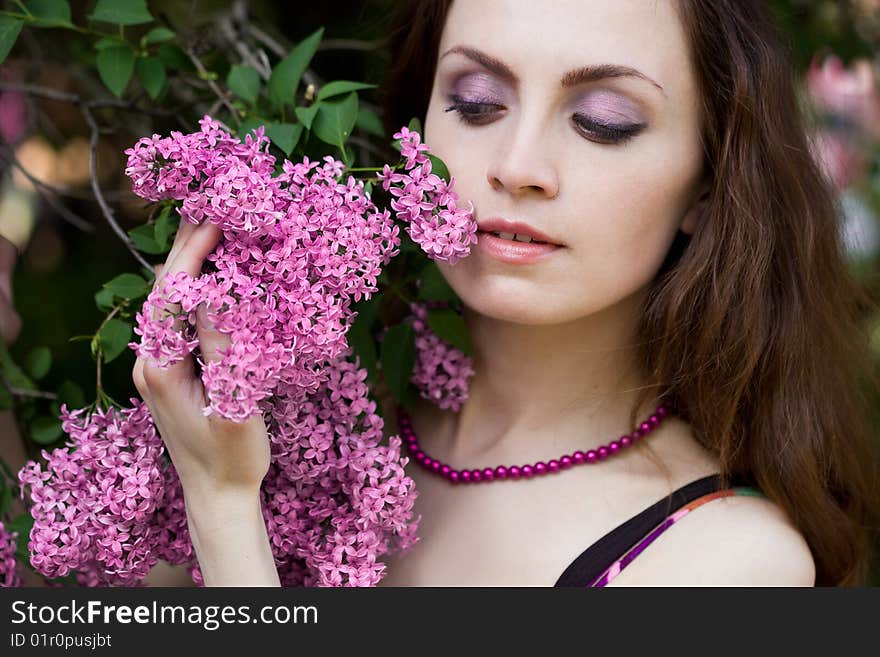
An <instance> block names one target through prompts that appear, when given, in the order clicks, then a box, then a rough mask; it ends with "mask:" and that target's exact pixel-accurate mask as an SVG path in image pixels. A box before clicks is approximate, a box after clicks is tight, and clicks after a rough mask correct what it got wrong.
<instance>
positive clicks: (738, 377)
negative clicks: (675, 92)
mask: <svg viewBox="0 0 880 657" xmlns="http://www.w3.org/2000/svg"><path fill="white" fill-rule="evenodd" d="M396 4H397V10H396V13H395V14H394V16H393V18H392V21H391V26H390V31H389V36H388V41H387V46H388V50H389V54H390V56H391V67H392V68H391V70H390V74H389V79H388V81H387V83H386V84H385V85H384V87H383V91H384V99H383V104H384V109H385V114H384V117H383V120H384V122H385V126H386V129H387V130H388V132H389V134H390V133H391V132H394V131H396V130H397V129H398V128H399V127H400V126H401V125H406V123H407V122H408V121H409V119H410V118H411V117H413V116H417V117H419V118H420V119H422V120H423V121H424V118H425V114H426V112H427V108H428V103H429V100H430V94H431V89H432V85H433V78H434V72H435V67H436V64H437V55H438V52H437V51H438V48H439V43H440V37H441V33H442V30H443V26H444V24H445V20H446V14H447V12H448V10H449V7H450V6H451V4H452V1H451V0H418V1H417V2H416V1H408V2H400V3H396ZM766 4H767V3H765V2H762V1H761V0H713V2H703V1H702V0H680V1H679V2H677V3H676V5H677V9H678V10H679V12H680V17H681V20H682V24H683V26H684V28H685V31H686V33H687V35H688V37H689V41H690V51H691V58H692V62H693V65H694V70H695V72H696V75H697V78H698V83H699V88H700V91H701V95H702V108H703V111H702V114H703V117H702V120H703V126H702V128H703V144H704V150H705V173H706V176H707V177H708V180H709V183H710V184H709V187H710V192H709V196H708V199H707V205H706V209H705V212H704V214H703V215H702V217H701V220H700V222H699V226H698V228H697V230H696V231H695V232H694V234H693V235H692V236H685V235H684V233H679V236H678V238H677V239H676V241H675V242H674V243H673V246H672V249H671V250H670V254H669V256H667V258H666V261H665V262H664V263H663V266H662V267H661V268H660V271H659V272H658V274H657V276H656V277H655V279H654V280H653V281H652V284H651V289H650V291H649V294H648V295H647V297H646V298H647V301H646V304H645V307H644V309H643V313H642V317H641V322H640V325H639V328H638V338H639V345H638V346H639V350H640V358H641V361H642V365H643V370H644V372H646V374H647V376H648V377H649V380H648V381H647V386H646V387H645V388H644V389H643V390H642V392H641V393H640V395H641V398H640V399H639V401H638V403H637V405H636V407H634V409H633V414H632V417H631V418H630V422H631V424H632V426H635V424H636V422H637V418H636V412H637V408H639V407H641V405H642V403H643V402H644V401H646V400H648V399H649V398H650V397H652V396H654V395H655V393H656V391H657V390H662V391H664V392H663V400H664V402H665V403H666V405H667V407H668V408H669V409H670V410H671V411H672V412H673V413H674V414H675V415H677V416H678V417H680V418H681V419H683V420H684V421H686V422H688V423H689V424H690V426H691V428H692V430H693V432H694V435H695V436H696V438H697V439H698V440H699V441H700V442H701V443H702V444H703V445H704V446H705V447H707V448H708V449H710V450H712V452H713V453H715V454H716V455H717V456H718V458H719V460H720V463H721V476H722V485H723V486H727V485H729V483H730V482H731V481H732V480H733V479H737V480H739V481H743V480H745V481H748V482H752V483H753V484H754V485H755V486H757V487H758V488H760V490H761V491H763V492H764V493H765V494H766V495H767V496H768V498H770V499H771V500H772V501H774V502H775V503H776V504H778V505H779V506H780V507H782V508H783V509H784V510H785V511H786V512H787V513H788V515H789V517H790V518H791V519H792V521H793V523H794V524H795V526H796V527H797V528H798V529H799V530H800V531H801V533H802V534H803V535H804V537H805V539H806V540H807V543H808V544H809V546H810V548H811V550H812V553H813V557H814V561H815V563H816V584H817V585H818V586H864V585H866V584H867V583H868V573H869V568H870V563H871V554H872V549H873V546H874V541H875V540H876V533H877V531H878V525H880V522H878V516H880V491H878V463H880V459H878V456H877V440H876V433H875V427H874V424H873V415H872V414H871V412H870V409H871V404H872V403H874V402H875V399H874V394H875V393H876V391H877V390H878V387H880V386H878V378H877V374H876V371H875V370H874V368H873V366H872V365H871V360H870V353H869V347H868V345H869V342H868V335H867V331H866V327H865V322H864V321H863V320H862V316H863V315H864V314H865V313H866V312H867V311H868V310H869V309H870V310H873V309H874V308H875V304H874V302H873V301H872V300H871V298H870V297H869V296H868V295H867V293H866V292H865V291H864V289H863V288H862V287H861V285H859V283H858V282H857V281H856V280H855V279H854V278H853V276H852V274H851V272H850V270H849V268H848V265H847V260H846V251H845V247H844V245H843V242H842V236H841V233H840V219H839V214H838V210H839V208H838V206H837V205H836V200H835V195H834V192H833V190H832V188H831V185H830V183H829V181H828V180H827V179H826V178H825V177H824V175H823V174H822V172H821V170H820V169H819V167H818V166H817V165H816V163H815V161H814V159H813V157H812V156H811V154H810V151H809V148H808V140H807V136H806V134H807V133H806V129H805V120H804V117H803V116H802V112H801V109H800V105H799V103H798V100H797V95H796V90H795V78H794V72H793V68H792V65H791V63H790V59H789V54H788V51H787V49H786V47H785V46H784V45H783V41H782V39H781V38H780V35H779V33H778V31H777V28H776V26H775V24H774V22H773V19H772V16H771V14H770V12H769V9H768V7H767V6H766ZM641 444H645V443H644V442H643V443H641Z"/></svg>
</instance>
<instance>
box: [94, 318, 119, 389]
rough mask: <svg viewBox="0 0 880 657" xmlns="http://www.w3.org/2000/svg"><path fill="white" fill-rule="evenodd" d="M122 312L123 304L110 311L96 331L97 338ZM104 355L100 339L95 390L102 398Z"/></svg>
mask: <svg viewBox="0 0 880 657" xmlns="http://www.w3.org/2000/svg"><path fill="white" fill-rule="evenodd" d="M120 310H122V304H120V305H118V306H116V307H114V308H113V310H112V311H110V314H108V315H107V316H106V317H105V318H104V321H103V322H101V325H100V326H99V327H98V330H97V331H95V335H96V336H98V335H101V331H103V330H104V327H105V326H106V325H107V322H109V321H110V320H111V319H113V317H114V316H116V314H117V313H118V312H119V311H120ZM103 355H104V351H103V349H102V348H101V340H100V339H98V352H97V354H95V356H96V360H97V366H96V369H95V388H96V389H97V391H98V397H100V396H101V393H102V392H104V388H102V387H101V358H102V357H103Z"/></svg>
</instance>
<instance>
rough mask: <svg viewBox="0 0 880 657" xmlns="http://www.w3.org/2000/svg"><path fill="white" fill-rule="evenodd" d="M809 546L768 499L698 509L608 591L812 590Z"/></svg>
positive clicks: (718, 502) (728, 500) (735, 499)
mask: <svg viewBox="0 0 880 657" xmlns="http://www.w3.org/2000/svg"><path fill="white" fill-rule="evenodd" d="M815 577H816V575H815V563H814V561H813V555H812V552H811V551H810V548H809V545H808V544H807V542H806V540H805V539H804V537H803V535H802V534H801V533H800V531H798V529H797V528H796V527H795V526H794V525H793V524H792V522H791V521H790V519H789V518H788V516H787V514H786V513H785V512H784V511H783V509H782V508H781V507H779V506H778V505H776V504H775V503H773V502H772V501H770V500H769V499H767V498H764V497H756V496H740V495H736V496H731V497H724V498H719V499H715V500H712V501H711V502H708V503H706V504H704V505H702V506H699V507H697V508H696V509H694V510H693V511H691V512H690V513H688V514H687V515H686V516H685V517H683V518H681V520H680V521H679V522H677V523H676V524H674V525H673V526H672V527H670V528H669V529H667V530H666V531H665V532H663V533H662V534H661V535H660V536H659V537H658V538H657V539H656V540H655V541H654V542H653V543H651V544H650V545H649V546H648V547H647V548H646V549H645V551H644V552H643V553H642V554H640V555H639V556H638V558H636V559H635V560H633V561H632V563H631V564H630V565H629V566H628V567H626V568H624V569H623V570H622V571H621V572H620V574H619V575H618V576H617V577H616V578H614V579H613V580H612V581H611V582H610V583H609V586H814V584H815Z"/></svg>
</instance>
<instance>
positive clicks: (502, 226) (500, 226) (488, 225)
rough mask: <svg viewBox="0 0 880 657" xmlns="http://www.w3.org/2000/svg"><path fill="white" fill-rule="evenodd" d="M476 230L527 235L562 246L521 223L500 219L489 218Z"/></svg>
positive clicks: (551, 238) (544, 234)
mask: <svg viewBox="0 0 880 657" xmlns="http://www.w3.org/2000/svg"><path fill="white" fill-rule="evenodd" d="M478 228H479V230H480V231H482V232H485V233H516V234H517V235H528V236H529V237H531V238H532V239H533V240H539V241H541V242H548V243H549V244H551V245H554V246H564V245H563V244H562V242H560V241H559V240H557V239H555V238H553V237H550V236H549V235H547V234H546V233H542V232H541V231H540V230H538V229H537V228H535V227H533V226H530V225H529V224H525V223H523V222H521V221H508V220H507V219H504V218H502V217H490V218H489V219H486V220H485V221H481V222H479V224H478ZM539 246H541V245H539Z"/></svg>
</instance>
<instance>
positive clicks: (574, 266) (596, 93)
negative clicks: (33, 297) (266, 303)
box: [133, 0, 815, 586]
mask: <svg viewBox="0 0 880 657" xmlns="http://www.w3.org/2000/svg"><path fill="white" fill-rule="evenodd" d="M456 47H461V48H462V49H465V50H459V51H458V52H450V53H449V54H445V55H444V53H447V51H449V50H450V49H452V48H456ZM468 48H470V49H479V51H481V52H482V53H485V54H487V55H489V56H490V57H491V58H494V59H495V60H496V61H500V62H501V63H503V64H504V65H505V66H506V68H507V69H508V70H509V73H511V74H512V76H513V77H510V76H505V75H502V74H499V72H498V71H497V70H493V68H494V67H490V68H487V67H486V66H485V65H484V63H478V62H477V61H474V58H473V57H469V56H468V55H467V54H466V53H468V52H469V53H471V54H473V50H466V49H468ZM440 54H441V55H443V56H442V57H441V58H440V60H439V62H438V67H437V71H436V75H435V77H434V86H433V93H432V97H431V101H430V106H429V108H428V112H427V116H426V121H425V126H424V137H425V141H426V143H428V144H429V145H430V146H431V148H432V150H433V152H435V153H436V154H437V155H439V156H440V157H441V158H442V159H443V160H444V161H445V162H446V163H447V165H448V166H449V169H450V171H451V172H452V174H453V175H454V176H455V178H456V181H457V182H456V191H457V192H458V194H459V195H460V196H461V197H462V198H463V199H470V200H472V201H473V203H474V207H475V211H476V218H477V220H478V221H480V220H481V219H483V218H488V217H490V216H502V217H505V218H507V219H509V220H519V221H524V222H526V223H529V224H531V225H533V226H535V227H537V228H538V229H540V230H543V231H544V232H545V233H547V234H549V235H550V236H552V237H554V238H556V239H557V240H558V241H560V242H562V243H563V244H564V249H562V250H561V251H559V252H557V253H555V254H553V255H552V256H551V257H550V258H548V259H546V260H544V261H542V262H540V263H534V264H530V265H522V264H509V263H502V262H500V261H498V260H495V259H493V258H492V257H491V256H489V255H488V254H486V253H484V252H482V251H481V250H480V249H475V250H474V252H473V254H472V255H471V256H470V257H469V258H467V259H465V260H462V261H461V262H459V263H458V264H456V265H455V266H449V265H446V264H444V263H441V270H442V272H443V273H444V275H445V276H446V278H447V280H448V281H449V283H450V285H451V286H452V287H453V288H454V289H455V291H456V292H457V293H458V294H459V296H460V297H461V299H462V300H463V302H464V304H465V307H466V310H465V319H466V321H467V323H468V327H469V329H470V332H471V337H472V343H473V346H474V351H475V369H476V374H475V376H474V378H473V379H472V380H471V382H470V393H469V397H468V400H467V402H466V404H465V405H464V407H463V408H462V409H461V411H460V412H457V413H453V412H451V411H441V410H439V409H438V408H436V407H434V406H432V405H431V404H429V403H427V402H420V403H419V405H418V407H417V409H416V411H415V412H414V413H413V425H414V427H415V429H416V431H417V433H418V434H419V437H420V440H421V442H422V444H423V446H424V447H425V449H426V450H427V451H428V452H429V453H431V455H432V456H435V457H436V458H439V459H440V460H442V461H445V462H447V463H449V464H450V465H452V466H453V467H456V468H463V467H486V466H495V465H499V464H514V463H529V462H535V461H538V460H544V461H547V460H549V459H552V458H558V457H559V456H560V455H562V454H565V453H571V452H572V451H574V450H576V449H582V450H586V449H589V448H592V447H596V446H598V445H600V444H604V443H607V442H609V440H611V439H613V438H615V437H617V436H619V435H620V434H621V433H626V432H627V431H628V430H629V429H630V427H628V426H627V418H628V415H629V410H630V408H631V405H632V404H633V403H635V401H634V400H635V395H636V392H637V391H638V390H639V389H640V388H641V387H643V386H644V381H645V379H644V377H643V375H642V373H640V372H639V371H638V368H637V367H636V366H635V359H634V356H635V353H636V351H635V349H634V344H633V343H634V338H633V331H634V329H635V326H636V321H637V309H638V308H639V304H640V301H641V300H642V298H643V295H644V294H645V292H646V290H647V286H648V284H649V283H650V281H651V279H652V278H653V277H654V275H655V274H656V272H657V270H658V269H659V267H660V265H661V263H662V261H663V259H664V256H665V254H666V253H667V251H668V249H669V246H670V245H671V243H672V240H673V239H674V237H675V234H676V232H677V231H679V230H681V231H683V232H685V233H688V234H690V233H693V231H694V230H695V229H696V227H697V226H698V222H699V219H700V209H701V202H702V201H703V199H704V195H703V194H704V192H705V187H704V185H703V182H702V178H701V175H702V156H701V149H700V133H699V126H700V115H699V106H700V105H699V97H698V92H697V87H696V81H695V78H694V76H693V73H692V70H691V67H690V60H689V54H688V50H687V42H686V37H685V34H684V32H683V30H682V26H681V23H680V21H679V19H678V16H677V14H676V12H675V9H674V7H673V4H672V3H671V2H665V1H661V2H656V3H645V2H643V0H626V1H620V2H614V3H610V2H604V1H602V0H558V1H557V2H553V3H545V4H543V5H542V8H541V11H540V12H537V11H535V9H534V3H530V2H528V1H527V0H491V1H489V0H480V1H476V0H456V2H454V3H453V6H452V8H451V10H450V13H449V15H448V18H447V22H446V25H445V28H444V31H443V35H442V38H441V44H440ZM599 64H615V65H619V66H626V67H630V68H632V69H634V70H635V71H636V72H637V73H633V74H632V75H626V76H618V77H610V78H609V77H603V78H601V79H594V80H589V81H585V80H581V81H579V82H578V83H577V84H575V85H574V86H563V85H561V84H560V79H561V78H562V77H563V74H564V73H566V72H567V71H571V70H574V69H579V68H580V67H584V66H587V65H591V66H595V65H599ZM466 92H467V93H466ZM453 95H457V96H458V98H459V99H460V98H461V97H462V96H468V99H469V100H470V102H475V100H474V97H475V96H478V97H479V100H481V102H484V103H485V99H486V97H487V96H492V104H491V107H488V109H487V108H485V107H484V111H487V112H488V113H487V114H486V115H484V123H482V124H480V125H467V124H465V123H463V122H462V121H461V120H460V119H459V117H458V113H457V112H451V111H450V112H447V111H444V110H445V109H447V108H448V107H450V106H451V105H453V101H452V99H451V98H452V96H453ZM574 114H579V115H584V116H587V117H590V118H591V119H592V120H594V121H596V120H598V121H601V122H605V123H613V124H619V125H624V126H632V125H640V126H641V128H640V129H638V130H637V131H635V133H634V134H633V136H632V137H630V138H629V139H628V140H627V141H625V142H623V143H607V141H603V140H605V138H606V137H605V136H601V138H599V139H597V133H596V132H595V131H592V132H591V131H585V130H584V129H583V125H582V124H579V123H577V124H576V123H574V122H573V120H572V117H573V115H574ZM218 239H219V231H218V230H217V229H216V227H213V226H210V225H206V226H201V227H198V228H193V227H192V226H188V225H184V226H183V228H182V229H181V231H180V233H179V235H178V237H177V239H176V240H175V244H174V247H173V248H172V250H171V253H170V254H169V257H168V260H167V262H166V265H165V272H170V271H179V270H185V271H188V272H189V273H190V274H191V275H197V274H198V272H199V270H200V267H201V264H202V262H203V260H204V258H205V256H206V255H207V254H208V253H209V252H210V251H211V249H212V248H213V246H214V245H215V244H216V242H217V240H218ZM200 341H201V345H202V350H203V352H204V353H205V354H206V357H207V358H216V357H217V356H216V353H217V349H218V348H222V347H223V346H224V345H225V344H228V342H227V341H226V338H225V336H222V335H220V334H218V333H216V332H215V331H209V330H207V329H205V328H201V329H200ZM133 378H134V381H135V383H136V385H137V387H138V390H139V391H140V392H141V394H142V395H143V396H144V399H145V400H146V401H147V403H148V405H149V406H150V409H151V411H152V412H153V416H154V418H156V422H157V425H158V427H159V430H160V433H161V434H162V436H163V439H164V440H165V442H166V444H167V445H168V448H169V452H170V454H171V457H172V459H173V461H174V463H175V464H176V465H177V467H178V470H179V471H180V475H181V480H182V481H183V484H184V490H185V494H186V500H187V509H188V512H189V517H190V528H191V530H192V531H193V538H194V543H195V546H196V552H197V554H198V558H199V562H200V564H201V567H202V570H203V573H204V576H205V580H206V583H207V584H208V585H251V586H258V585H265V586H277V585H278V577H277V574H276V572H275V569H274V566H273V562H272V557H271V551H270V548H269V544H268V540H267V537H266V531H265V527H264V526H263V522H262V519H261V517H260V514H259V502H258V491H259V485H260V480H261V479H262V474H263V473H265V471H266V468H267V467H268V443H267V438H266V433H265V425H264V424H263V423H262V420H257V419H254V420H252V421H250V422H249V423H247V424H245V425H235V424H234V423H231V422H225V421H222V420H217V419H212V418H204V417H202V415H201V413H200V408H201V407H202V406H203V405H204V403H205V400H204V391H203V390H202V388H201V383H200V381H199V380H198V379H197V378H196V377H195V376H194V370H193V367H192V363H191V361H184V362H183V363H181V364H179V365H177V366H175V367H173V368H172V369H171V370H170V371H167V372H166V371H162V370H158V369H155V368H152V367H150V366H148V365H146V364H145V363H144V362H142V361H141V360H138V362H137V363H136V365H135V369H134V372H133ZM653 408H654V405H651V404H648V405H646V406H644V407H643V408H641V409H640V412H639V417H641V418H645V417H647V416H648V415H649V414H650V413H651V411H652V410H653ZM386 421H387V422H388V426H387V427H386V433H387V434H389V435H390V434H392V433H395V432H396V427H395V426H394V424H393V422H392V420H391V418H386ZM648 440H650V444H651V446H652V448H653V452H654V453H655V454H656V455H657V456H658V457H659V458H660V460H661V461H662V463H663V465H664V466H665V467H666V469H667V470H668V472H669V475H670V476H669V477H667V476H666V474H665V473H664V472H663V471H661V470H660V469H658V467H657V465H656V464H655V463H654V462H652V461H651V460H650V459H649V458H648V457H647V456H646V455H645V454H644V453H643V452H641V451H640V450H637V449H630V450H626V451H625V452H623V453H621V454H619V455H617V456H615V457H614V458H613V459H609V460H607V461H605V462H603V463H601V464H599V465H590V466H581V467H578V468H574V469H571V470H567V471H564V472H562V473H559V474H555V475H550V476H546V477H541V478H538V479H533V480H529V481H497V482H492V483H490V484H485V485H477V486H458V487H456V486H454V485H451V484H449V483H447V482H446V481H444V480H442V479H440V478H439V477H437V476H436V475H428V474H426V473H425V472H424V471H423V470H420V469H418V468H417V466H416V465H415V464H413V463H410V464H409V465H408V466H407V470H408V472H409V474H410V475H411V476H412V477H413V478H414V479H415V481H416V485H417V488H418V491H419V496H418V498H417V500H416V507H415V512H416V513H417V514H421V515H422V521H421V525H420V527H421V529H420V536H421V540H420V542H419V543H418V544H417V545H416V546H415V547H414V548H413V549H412V550H411V551H410V552H409V553H408V554H406V555H403V556H393V557H391V558H386V559H385V560H386V563H387V564H388V574H387V576H386V577H385V578H384V579H383V580H382V582H381V583H380V585H397V586H412V585H416V586H421V585H439V586H442V585H483V586H507V585H525V586H552V585H553V583H554V582H555V581H556V579H557V578H558V576H559V575H560V574H561V573H562V571H563V570H564V568H565V567H566V566H567V565H568V564H569V563H570V562H571V561H572V560H573V559H574V558H575V557H576V556H577V555H578V554H580V552H581V551H582V550H583V549H584V548H585V547H586V546H588V545H590V544H592V543H593V542H594V541H596V540H597V539H599V538H600V537H601V536H602V535H603V534H605V533H607V532H608V531H610V530H611V529H613V528H614V527H616V526H617V525H619V524H620V523H622V522H624V521H625V520H627V519H628V518H630V517H631V516H633V515H635V514H637V513H638V512H639V511H641V510H642V509H644V508H646V507H647V506H649V505H651V504H652V503H654V502H656V501H657V500H659V499H661V498H663V497H664V496H665V495H667V494H668V493H669V492H670V491H671V490H672V489H674V488H678V487H679V486H682V485H684V484H686V483H689V482H690V481H693V480H694V479H697V478H700V477H702V476H705V475H708V474H712V473H715V472H718V471H719V464H718V461H717V459H716V458H715V456H714V455H713V454H711V453H709V452H708V451H706V450H705V449H704V448H702V447H701V446H700V445H699V443H698V442H697V441H696V440H695V439H694V436H693V434H692V432H691V429H690V427H689V426H688V425H687V424H686V423H684V422H683V421H681V420H679V419H677V418H669V419H667V420H666V421H665V422H664V423H663V424H662V425H661V426H660V427H659V428H658V429H657V430H655V431H654V432H653V433H652V434H651V436H650V438H649V439H648ZM814 580H815V566H814V563H813V559H812V556H811V553H810V550H809V548H808V546H807V544H806V542H805V540H804V539H803V536H802V535H801V534H800V533H799V532H798V531H797V530H796V528H795V527H794V526H793V525H792V524H791V523H790V521H789V519H788V518H787V517H786V515H785V514H784V513H783V512H782V511H781V509H779V508H778V507H777V506H776V505H774V504H773V503H771V502H769V501H767V500H764V499H760V498H753V497H734V498H726V499H720V500H715V501H713V502H712V503H710V504H707V505H704V506H702V507H700V508H699V509H698V510H696V511H694V512H693V513H692V514H690V515H689V516H688V517H687V519H686V520H683V521H682V522H680V523H678V524H676V526H675V527H674V528H672V529H670V530H669V531H667V532H665V533H664V534H662V535H661V537H660V538H659V539H657V540H656V541H655V542H654V543H653V544H652V545H651V546H650V547H649V548H648V549H647V550H646V551H645V552H644V553H643V554H642V555H641V556H640V557H639V558H638V559H637V560H635V561H634V562H633V563H632V564H631V565H630V566H629V567H628V568H626V569H624V571H623V572H622V573H621V574H620V575H619V576H618V577H617V578H615V579H614V580H613V581H612V582H611V584H610V585H611V586H644V585H729V586H751V585H759V586H765V585H781V586H811V585H813V584H814Z"/></svg>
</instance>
